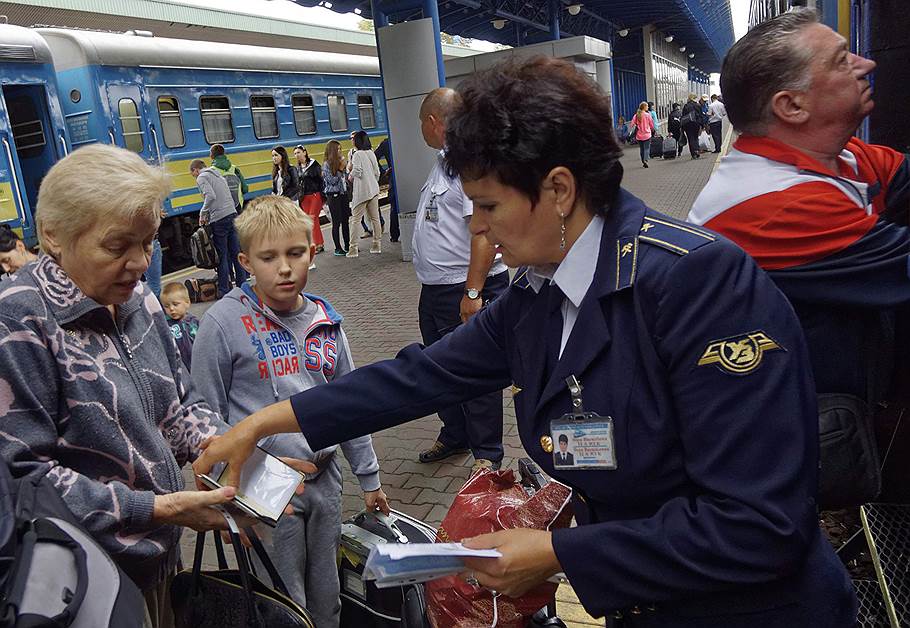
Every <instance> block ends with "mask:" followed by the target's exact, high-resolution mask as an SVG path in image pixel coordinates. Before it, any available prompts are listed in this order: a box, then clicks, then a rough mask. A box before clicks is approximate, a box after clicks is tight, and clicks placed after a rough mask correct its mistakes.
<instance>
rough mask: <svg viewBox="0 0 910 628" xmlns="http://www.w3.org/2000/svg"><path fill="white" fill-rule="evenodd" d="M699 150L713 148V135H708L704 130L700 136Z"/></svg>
mask: <svg viewBox="0 0 910 628" xmlns="http://www.w3.org/2000/svg"><path fill="white" fill-rule="evenodd" d="M698 150H701V151H709V150H711V136H710V135H708V132H707V131H705V130H702V132H701V133H700V134H699V136H698Z"/></svg>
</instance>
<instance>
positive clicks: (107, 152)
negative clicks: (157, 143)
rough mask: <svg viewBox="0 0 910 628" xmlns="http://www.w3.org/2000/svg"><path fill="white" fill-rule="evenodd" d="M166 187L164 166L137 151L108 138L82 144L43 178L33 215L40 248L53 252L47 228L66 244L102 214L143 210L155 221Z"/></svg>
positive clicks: (126, 215) (117, 217) (111, 216)
mask: <svg viewBox="0 0 910 628" xmlns="http://www.w3.org/2000/svg"><path fill="white" fill-rule="evenodd" d="M170 193H171V179H170V177H169V176H168V174H167V172H165V171H164V169H163V168H158V167H155V166H150V165H148V164H147V163H145V161H143V160H142V157H140V156H139V155H137V154H136V153H134V152H132V151H128V150H126V149H124V148H118V147H117V146H110V145H107V144H90V145H89V146H83V147H82V148H79V149H78V150H75V151H73V152H72V153H70V154H69V155H68V156H66V157H64V158H63V159H61V160H60V161H58V162H57V163H56V164H55V165H54V167H53V168H51V169H50V170H49V171H48V173H47V175H46V176H45V177H44V180H43V181H42V182H41V189H40V191H39V192H38V206H37V210H36V216H35V222H36V226H37V228H38V241H39V243H40V244H41V249H42V250H43V251H45V252H47V253H52V252H51V251H49V250H48V239H47V235H48V233H53V234H54V239H55V240H56V242H57V244H58V245H60V246H65V245H66V244H67V243H71V242H73V241H74V240H75V239H76V238H78V237H79V236H81V235H82V234H84V233H85V232H87V231H89V230H90V229H91V228H92V227H94V226H95V224H96V223H97V222H98V221H100V220H104V221H105V222H107V223H111V222H115V221H122V222H123V223H129V222H131V221H132V220H134V219H135V218H137V217H139V216H147V217H149V218H151V219H153V220H155V221H158V220H160V215H161V214H160V212H161V204H162V203H163V202H164V199H166V198H167V197H168V195H169V194H170ZM52 254H53V253H52Z"/></svg>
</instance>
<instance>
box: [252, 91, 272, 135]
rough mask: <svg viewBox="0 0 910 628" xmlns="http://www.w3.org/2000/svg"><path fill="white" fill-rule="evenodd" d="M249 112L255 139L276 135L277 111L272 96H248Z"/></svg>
mask: <svg viewBox="0 0 910 628" xmlns="http://www.w3.org/2000/svg"><path fill="white" fill-rule="evenodd" d="M250 112H251V113H252V114H253V133H255V134H256V138H257V139H260V140H262V139H266V138H270V137H278V112H277V110H276V109H275V98H274V97H272V96H250Z"/></svg>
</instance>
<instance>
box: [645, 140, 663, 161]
mask: <svg viewBox="0 0 910 628" xmlns="http://www.w3.org/2000/svg"><path fill="white" fill-rule="evenodd" d="M649 154H650V155H651V157H652V158H654V157H660V156H661V155H663V154H664V136H663V135H655V136H654V137H652V138H651V149H650V151H649Z"/></svg>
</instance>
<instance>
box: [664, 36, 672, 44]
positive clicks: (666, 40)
mask: <svg viewBox="0 0 910 628" xmlns="http://www.w3.org/2000/svg"><path fill="white" fill-rule="evenodd" d="M664 41H665V42H667V43H668V44H669V43H670V42H671V41H673V35H667V36H666V37H664Z"/></svg>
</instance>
